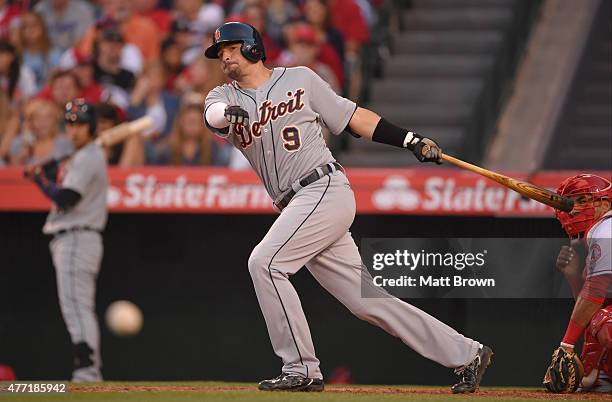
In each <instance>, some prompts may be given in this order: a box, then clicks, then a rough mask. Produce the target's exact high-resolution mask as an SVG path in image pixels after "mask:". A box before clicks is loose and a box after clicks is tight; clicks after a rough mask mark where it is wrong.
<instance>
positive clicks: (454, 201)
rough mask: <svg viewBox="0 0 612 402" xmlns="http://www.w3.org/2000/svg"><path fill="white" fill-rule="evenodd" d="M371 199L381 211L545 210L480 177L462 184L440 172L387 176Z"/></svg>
mask: <svg viewBox="0 0 612 402" xmlns="http://www.w3.org/2000/svg"><path fill="white" fill-rule="evenodd" d="M414 181H415V182H417V180H416V179H414ZM413 186H414V187H413ZM371 200H372V204H373V206H374V207H375V208H377V209H379V210H381V211H388V210H400V211H415V210H419V211H428V212H429V211H431V212H434V213H444V212H453V213H475V212H476V213H517V212H538V211H546V210H547V208H548V207H547V206H546V205H544V204H541V203H539V202H536V201H534V200H530V199H525V198H521V196H520V194H518V193H516V192H514V191H512V190H510V189H507V188H504V187H500V186H497V185H495V184H492V183H489V182H487V181H486V180H484V179H478V180H476V181H473V182H467V185H466V183H465V182H464V183H461V184H460V183H457V180H456V179H455V178H452V177H440V176H430V177H428V178H427V179H425V180H424V181H420V182H419V183H418V184H415V183H413V184H412V185H411V183H410V181H409V180H408V179H407V178H405V177H404V176H400V175H393V176H389V177H388V178H386V179H385V181H384V182H383V185H382V187H381V188H379V189H378V190H376V191H374V192H373V193H372V198H371Z"/></svg>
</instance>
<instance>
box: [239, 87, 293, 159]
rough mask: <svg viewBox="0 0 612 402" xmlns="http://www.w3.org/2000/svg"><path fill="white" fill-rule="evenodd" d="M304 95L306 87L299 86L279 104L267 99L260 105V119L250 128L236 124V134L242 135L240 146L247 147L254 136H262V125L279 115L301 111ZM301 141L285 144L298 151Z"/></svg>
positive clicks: (288, 93)
mask: <svg viewBox="0 0 612 402" xmlns="http://www.w3.org/2000/svg"><path fill="white" fill-rule="evenodd" d="M302 95H304V89H303V88H299V89H297V90H296V91H294V92H292V91H289V92H287V96H288V97H289V98H290V99H289V100H287V101H286V102H280V103H278V104H277V105H273V104H272V101H270V100H266V101H265V102H263V103H262V104H261V106H260V107H259V109H258V110H259V121H255V122H253V123H252V124H251V126H250V128H249V127H247V128H246V130H245V127H244V125H242V124H236V126H235V127H234V131H235V133H236V135H238V136H240V146H241V147H242V148H246V147H248V146H249V145H251V144H252V143H253V137H256V138H259V137H261V127H262V126H265V125H266V124H268V123H270V122H271V121H275V120H276V119H278V118H279V117H283V116H284V115H286V114H292V113H295V112H296V111H300V110H302V109H303V108H304V102H303V101H302ZM301 145H302V144H301V142H297V143H295V144H287V143H286V144H283V146H284V148H285V149H286V150H287V151H290V152H293V151H297V150H298V149H299V148H300V146H301Z"/></svg>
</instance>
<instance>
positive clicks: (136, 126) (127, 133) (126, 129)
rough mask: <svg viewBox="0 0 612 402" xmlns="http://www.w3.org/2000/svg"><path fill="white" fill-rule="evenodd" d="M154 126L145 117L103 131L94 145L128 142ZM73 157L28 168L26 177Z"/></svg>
mask: <svg viewBox="0 0 612 402" xmlns="http://www.w3.org/2000/svg"><path fill="white" fill-rule="evenodd" d="M152 126H153V119H152V118H151V116H144V117H141V118H138V119H136V120H133V121H128V122H125V123H121V124H118V125H116V126H115V127H111V128H109V129H108V130H104V131H102V132H101V133H100V134H98V136H97V137H96V139H95V140H94V143H95V144H96V145H98V146H100V147H112V146H113V145H115V144H118V143H120V142H123V141H125V140H127V139H128V138H129V137H131V136H133V135H135V134H139V133H142V132H143V131H144V130H146V129H148V128H151V127H152ZM72 155H74V152H71V153H68V154H66V155H62V156H60V157H57V158H53V159H48V160H46V161H43V162H41V163H39V164H38V165H36V166H33V167H30V168H26V170H25V171H24V176H26V177H28V176H32V175H38V174H40V173H41V172H42V168H43V166H44V165H46V164H48V163H60V162H63V161H65V160H67V159H69V158H70V157H71V156H72Z"/></svg>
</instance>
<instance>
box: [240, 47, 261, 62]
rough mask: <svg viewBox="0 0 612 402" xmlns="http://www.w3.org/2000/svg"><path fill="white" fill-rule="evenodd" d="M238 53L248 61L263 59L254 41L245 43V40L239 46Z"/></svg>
mask: <svg viewBox="0 0 612 402" xmlns="http://www.w3.org/2000/svg"><path fill="white" fill-rule="evenodd" d="M240 53H242V55H243V56H244V57H245V58H246V59H247V60H249V61H251V62H253V63H256V62H258V61H259V60H265V58H264V57H263V52H262V51H261V49H260V48H259V46H257V44H256V43H251V44H247V43H245V42H243V43H242V46H241V47H240Z"/></svg>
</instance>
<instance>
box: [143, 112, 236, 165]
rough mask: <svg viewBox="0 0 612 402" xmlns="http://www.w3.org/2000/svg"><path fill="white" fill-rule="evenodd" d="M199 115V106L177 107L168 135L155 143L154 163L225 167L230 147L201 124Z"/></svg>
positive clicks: (200, 114)
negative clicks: (173, 122) (156, 144)
mask: <svg viewBox="0 0 612 402" xmlns="http://www.w3.org/2000/svg"><path fill="white" fill-rule="evenodd" d="M202 112H203V110H202V104H195V103H188V104H186V105H185V106H183V107H182V108H181V110H180V112H179V114H178V116H177V119H176V124H175V127H174V130H173V131H172V134H170V137H169V138H168V140H167V141H164V142H163V143H161V144H159V147H158V149H157V155H156V160H155V161H154V162H155V163H156V164H170V165H183V166H208V165H213V166H227V165H228V163H229V158H230V155H231V148H232V147H231V146H229V144H228V143H226V142H224V141H219V140H217V138H218V137H217V136H215V135H213V134H212V133H211V132H210V131H209V130H208V129H206V128H205V127H204V126H203V125H202Z"/></svg>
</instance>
